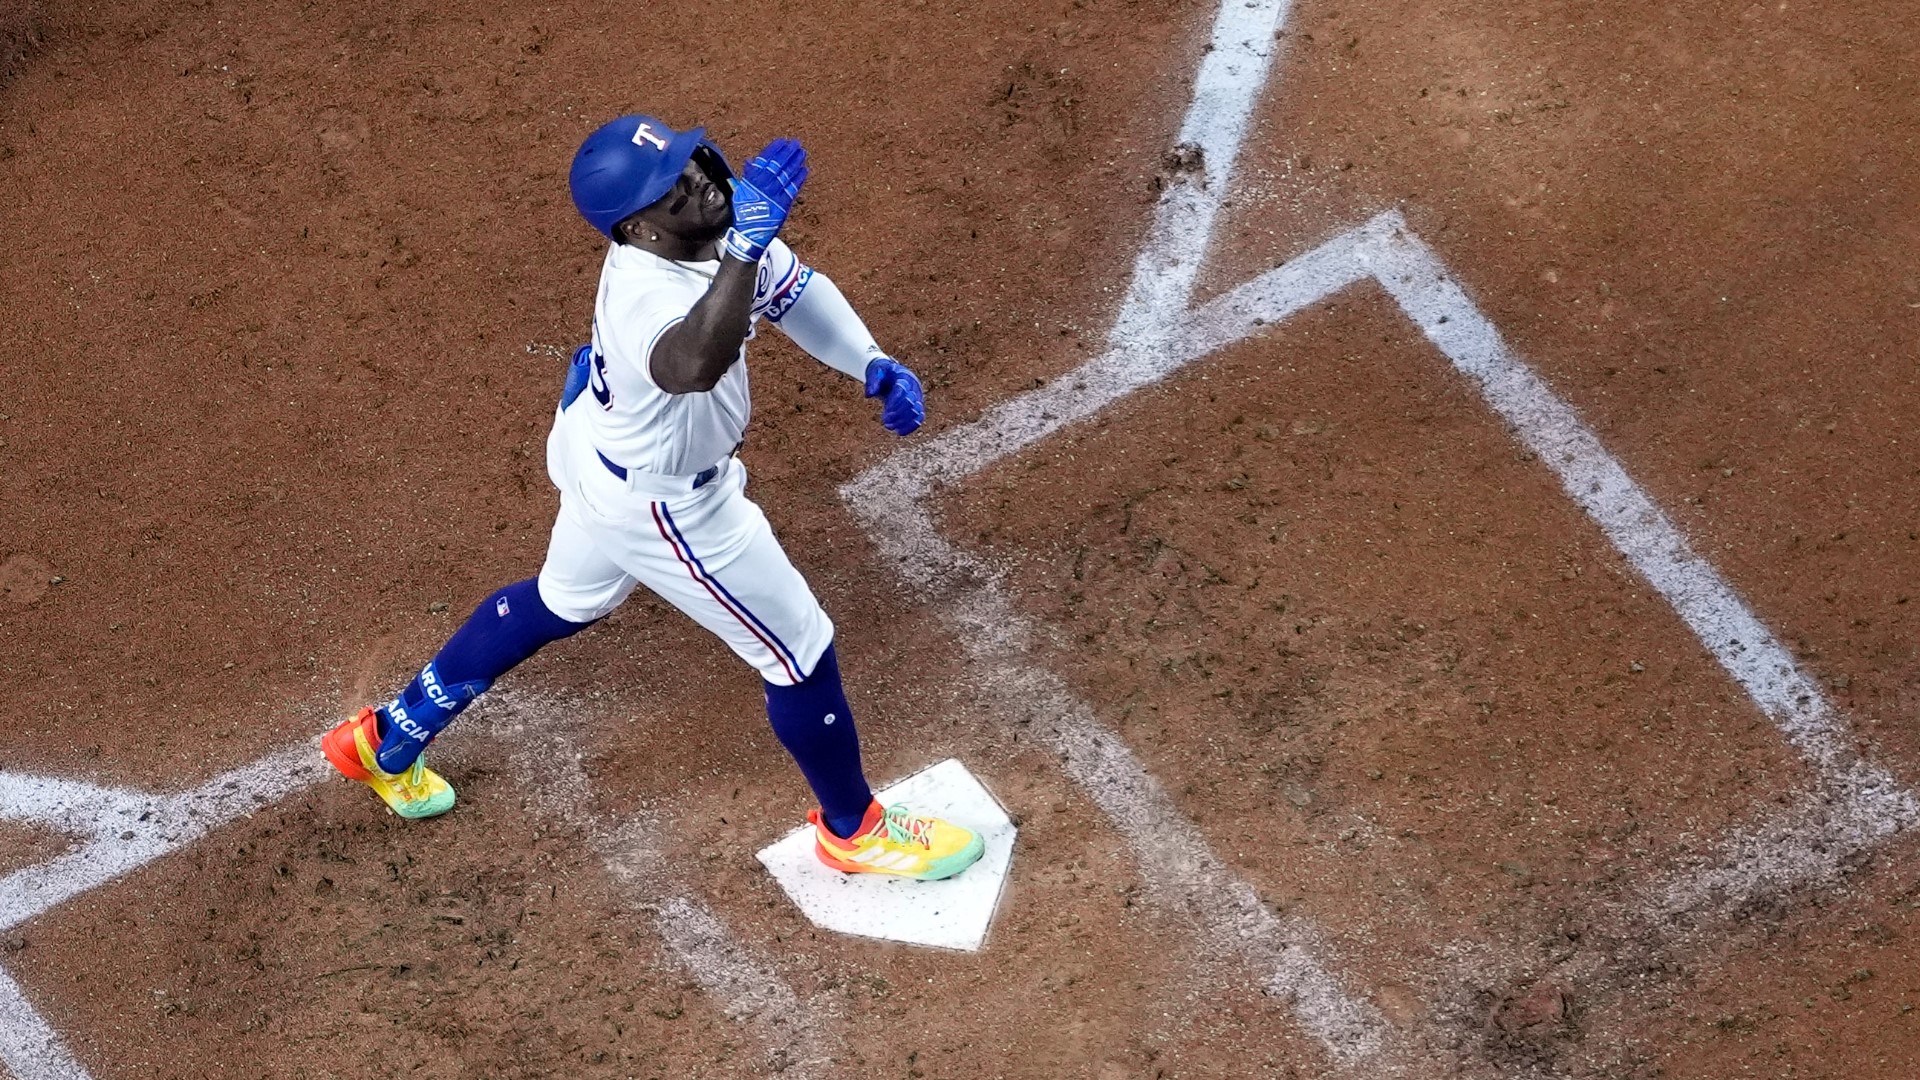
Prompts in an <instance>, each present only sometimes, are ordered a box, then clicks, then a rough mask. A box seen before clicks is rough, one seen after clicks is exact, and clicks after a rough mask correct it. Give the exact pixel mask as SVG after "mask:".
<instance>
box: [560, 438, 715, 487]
mask: <svg viewBox="0 0 1920 1080" xmlns="http://www.w3.org/2000/svg"><path fill="white" fill-rule="evenodd" d="M735 449H738V447H736V448H735ZM593 453H594V456H595V457H598V458H599V459H600V464H602V465H605V466H606V467H607V471H608V472H610V473H612V474H613V475H614V476H617V477H619V478H620V482H621V483H626V482H627V479H628V477H630V476H632V475H633V471H632V470H630V469H628V468H627V467H626V466H625V465H620V464H617V463H615V462H614V461H613V460H612V459H611V458H609V457H607V455H605V454H602V453H601V452H600V451H599V450H595V451H594V452H593ZM728 456H729V457H731V456H732V455H731V454H729V455H728ZM720 464H721V465H724V464H726V462H721V463H720ZM641 475H643V476H650V475H651V474H647V473H642V474H641ZM719 475H720V465H709V466H707V467H706V468H704V469H701V470H700V471H699V472H697V473H694V474H693V476H692V478H691V479H692V483H690V484H689V485H688V486H687V490H688V491H699V490H700V489H701V488H703V487H706V486H707V485H708V484H710V483H712V482H713V478H714V477H716V476H719ZM659 479H661V480H672V481H685V480H686V479H687V478H686V477H678V476H676V477H660V478H659Z"/></svg>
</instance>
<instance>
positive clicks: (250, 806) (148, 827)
mask: <svg viewBox="0 0 1920 1080" xmlns="http://www.w3.org/2000/svg"><path fill="white" fill-rule="evenodd" d="M324 772H325V766H324V765H323V764H322V763H321V760H320V755H319V754H318V753H317V752H316V751H315V748H314V747H313V745H312V744H306V743H303V744H300V745H297V746H290V747H287V748H285V749H282V750H279V751H276V752H274V753H272V754H269V755H267V756H266V757H263V758H260V759H259V760H257V761H254V762H253V763H251V764H249V765H245V766H242V767H240V768H238V769H234V770H233V771H231V772H226V773H222V774H221V775H219V776H216V777H214V778H213V779H211V780H208V781H207V782H206V783H204V784H201V785H200V786H199V787H196V788H193V789H191V790H189V791H185V792H180V793H176V794H170V795H169V794H155V793H153V792H147V791H138V790H134V789H130V788H113V787H104V786H101V785H97V784H89V783H85V782H83V781H78V780H66V779H58V778H54V777H46V776H32V775H27V774H22V773H0V820H5V821H19V822H26V823H28V824H34V825H44V826H47V827H50V828H53V829H57V830H59V831H61V832H63V833H66V834H67V835H69V836H72V837H77V838H79V839H80V842H79V843H77V844H76V845H75V846H73V847H72V848H71V849H69V850H68V851H66V852H65V853H64V854H61V855H59V856H57V857H55V858H53V859H49V860H47V861H46V862H42V863H37V864H35V865H33V866H29V867H26V868H24V869H21V870H16V871H14V872H13V873H11V874H8V875H6V876H5V877H0V932H4V931H7V930H11V929H13V928H15V927H17V926H20V925H22V924H23V923H26V922H28V921H29V920H31V919H34V918H37V917H38V916H40V915H42V914H44V913H45V912H47V911H49V910H51V909H53V908H55V907H58V906H59V905H61V904H63V903H65V902H66V901H68V900H71V899H73V898H74V897H76V896H78V895H80V894H81V893H83V892H86V891H88V890H89V889H94V888H97V887H99V886H101V885H104V884H106V883H107V882H110V881H112V880H114V879H115V878H119V877H122V876H124V875H126V874H129V873H132V872H133V871H134V870H137V869H139V868H140V867H142V866H145V865H146V864H148V863H150V862H152V861H154V860H155V859H158V858H160V857H161V856H163V855H166V854H167V853H169V852H172V851H174V850H177V849H179V848H181V847H184V846H186V845H187V844H190V843H192V842H193V841H195V840H198V839H199V838H200V837H202V836H205V835H206V834H207V833H209V832H211V831H213V830H214V829H217V828H219V827H220V826H222V825H225V824H227V823H228V822H231V821H234V820H236V819H238V818H242V817H245V816H247V815H248V814H251V813H253V812H254V811H256V810H258V809H260V808H261V807H264V806H267V805H269V804H271V803H273V802H275V801H277V800H279V799H282V798H284V797H286V795H287V794H288V793H289V792H292V791H297V790H300V789H303V788H305V787H307V786H309V785H311V784H313V783H314V782H315V781H317V780H319V779H320V777H321V776H322V775H323V774H324ZM0 1064H5V1065H6V1067H7V1069H8V1071H10V1072H11V1073H12V1074H13V1076H14V1078H15V1080H87V1072H86V1070H85V1069H84V1068H82V1067H81V1066H80V1064H79V1063H78V1062H77V1061H75V1060H74V1058H73V1055H72V1054H71V1053H70V1052H69V1051H68V1050H67V1048H66V1046H65V1044H63V1043H62V1042H61V1040H60V1038H59V1036H58V1035H56V1034H55V1033H54V1031H53V1029H52V1028H50V1027H49V1026H48V1025H47V1023H46V1021H45V1020H43V1019H41V1017H40V1014H39V1013H37V1012H35V1011H34V1008H33V1006H32V1004H31V1003H30V1002H29V1001H28V1000H27V997H26V994H25V992H24V991H23V990H22V989H21V988H20V984H19V983H17V982H15V981H14V980H13V978H12V976H10V975H9V974H8V973H7V972H6V971H5V970H4V969H0Z"/></svg>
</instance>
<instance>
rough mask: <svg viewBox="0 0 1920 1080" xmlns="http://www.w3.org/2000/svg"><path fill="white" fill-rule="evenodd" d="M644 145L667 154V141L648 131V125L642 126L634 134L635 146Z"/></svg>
mask: <svg viewBox="0 0 1920 1080" xmlns="http://www.w3.org/2000/svg"><path fill="white" fill-rule="evenodd" d="M642 144H651V145H652V146H653V148H654V149H655V150H658V151H660V152H661V153H663V154H664V153H666V152H667V140H665V139H663V138H661V137H660V136H658V135H655V134H654V133H653V132H651V131H649V130H647V125H645V124H641V125H640V126H639V127H638V128H636V129H634V132H633V145H635V146H640V145H642Z"/></svg>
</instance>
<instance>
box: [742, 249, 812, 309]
mask: <svg viewBox="0 0 1920 1080" xmlns="http://www.w3.org/2000/svg"><path fill="white" fill-rule="evenodd" d="M812 278H813V268H812V267H810V266H808V265H807V264H806V263H803V262H801V261H800V257H799V256H798V255H795V254H794V253H793V249H792V248H790V247H788V246H787V243H786V241H784V240H782V239H780V238H779V237H777V236H776V237H774V238H773V242H772V243H770V244H768V245H767V253H766V254H765V255H762V256H761V257H760V275H759V277H757V278H756V279H755V280H754V285H753V317H754V318H755V319H760V318H765V319H767V320H768V321H770V322H774V323H778V322H779V321H780V320H781V319H782V318H784V317H785V316H786V314H787V312H789V311H792V310H793V305H794V303H795V302H796V301H798V300H799V299H800V294H801V293H802V292H804V291H806V288H807V282H808V281H809V280H811V279H812Z"/></svg>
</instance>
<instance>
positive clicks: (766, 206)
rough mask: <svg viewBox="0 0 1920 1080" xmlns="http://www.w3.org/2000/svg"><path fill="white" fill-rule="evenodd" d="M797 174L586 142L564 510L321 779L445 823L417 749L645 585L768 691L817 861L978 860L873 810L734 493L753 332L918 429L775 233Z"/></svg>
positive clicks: (842, 715)
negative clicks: (796, 774) (583, 300)
mask: <svg viewBox="0 0 1920 1080" xmlns="http://www.w3.org/2000/svg"><path fill="white" fill-rule="evenodd" d="M806 178H807V155H806V152H805V151H804V150H802V149H801V147H800V144H799V143H797V142H793V141H791V140H786V139H782V140H777V141H775V142H773V143H772V144H770V145H769V146H768V147H767V148H766V149H765V150H764V151H762V152H761V153H760V154H759V155H758V156H756V157H754V158H753V159H752V160H750V161H748V162H747V163H746V165H745V166H744V167H743V168H742V169H741V173H740V175H739V176H738V177H736V176H735V175H734V173H733V171H732V169H731V168H730V167H729V166H728V164H727V161H726V159H725V158H724V157H723V156H722V155H721V153H720V150H719V148H718V147H716V146H714V144H713V143H711V142H709V141H707V139H706V138H705V132H704V129H699V128H696V129H693V130H690V131H676V130H674V129H673V128H671V127H668V126H667V125H666V124H664V123H662V122H660V121H659V120H655V119H653V118H651V117H646V116H625V117H621V118H620V119H618V120H614V121H612V122H611V123H608V124H606V125H604V126H603V127H601V128H600V129H598V130H597V131H595V132H593V134H591V135H589V136H587V138H586V140H585V141H584V142H583V143H582V144H581V146H580V149H579V151H578V152H577V153H576V154H575V155H574V159H573V167H572V171H571V173H570V174H569V177H568V181H569V186H570V187H571V189H572V193H573V201H574V205H575V207H576V208H578V209H579V211H580V214H581V216H582V217H584V218H586V220H587V222H588V223H589V224H591V225H592V226H593V227H594V228H596V229H598V230H599V231H600V232H601V234H602V235H604V236H606V237H607V239H608V240H610V241H612V244H611V246H610V247H609V248H608V249H607V255H606V261H605V263H604V264H603V266H602V267H601V272H600V286H599V294H598V296H597V298H596V299H595V302H594V313H593V340H592V342H591V343H590V344H588V345H583V346H581V347H580V349H579V350H578V351H577V352H576V353H575V354H574V358H573V363H572V365H571V366H570V368H569V372H568V378H567V383H566V388H565V390H564V392H563V394H562V397H561V403H560V408H559V411H558V413H557V414H556V416H555V418H554V424H553V430H552V432H551V433H550V434H549V435H548V437H547V473H548V476H549V477H551V478H552V480H553V483H554V486H556V487H558V488H559V489H560V511H559V514H558V516H557V517H556V518H555V520H554V523H553V534H552V537H551V539H550V540H549V541H548V544H547V557H546V562H545V563H544V564H543V565H542V566H541V568H540V573H539V575H538V576H537V577H534V578H530V579H528V580H525V581H521V582H518V583H516V584H513V585H509V586H507V587H505V588H503V589H501V590H499V591H498V592H496V593H494V594H493V595H491V596H489V597H487V598H486V599H485V600H483V601H481V603H480V605H479V607H477V608H476V609H475V610H474V612H473V614H472V615H471V616H470V617H469V618H468V619H467V621H466V622H465V623H464V624H463V625H462V626H461V627H460V628H459V629H458V630H457V631H455V632H454V634H453V636H452V637H451V638H450V639H448V641H447V643H446V644H445V645H444V646H443V647H442V648H441V649H440V651H439V653H437V654H436V655H435V656H434V658H433V660H432V661H431V662H429V663H428V664H427V665H426V666H425V667H423V668H421V669H420V672H419V674H418V675H416V676H415V677H414V678H413V680H412V681H411V682H409V683H408V684H407V686H406V687H405V688H404V689H402V690H401V691H400V693H399V694H398V695H396V696H395V697H394V698H393V699H392V700H391V701H389V702H387V703H386V704H384V705H380V706H378V707H368V708H363V709H361V710H360V712H359V714H358V715H356V716H355V717H354V718H353V719H351V720H347V721H345V722H343V723H341V724H340V725H339V726H337V727H335V728H334V729H333V730H331V731H330V732H328V733H327V735H326V737H325V738H324V739H322V741H321V745H322V748H323V750H324V752H325V754H326V757H327V760H328V761H330V762H332V763H333V765H334V767H335V768H337V769H339V771H340V772H341V773H343V774H345V775H346V776H348V777H350V778H351V779H354V780H358V781H360V782H362V783H364V784H366V785H367V786H368V787H371V788H372V789H373V790H374V791H375V792H376V793H377V794H378V795H379V796H380V798H381V799H383V800H384V801H385V802H386V804H387V806H388V807H389V808H391V809H392V810H393V812H394V813H396V814H399V815H400V816H402V817H406V818H425V817H432V816H434V815H437V814H443V813H446V812H447V811H448V810H450V809H452V808H453V802H454V794H453V788H452V787H451V786H449V785H448V784H447V782H446V781H445V780H444V779H442V778H441V777H440V776H439V775H438V774H436V773H435V772H434V771H433V770H431V769H429V768H427V767H426V761H425V757H424V754H423V751H425V749H426V747H427V744H428V743H430V742H432V741H433V738H434V736H436V735H438V734H439V733H440V732H441V731H442V730H444V729H445V728H446V726H447V724H448V723H449V722H450V721H451V720H452V719H453V718H454V717H455V716H456V715H458V714H459V713H460V711H461V710H462V709H464V708H465V707H466V706H467V705H468V704H470V703H471V702H472V701H473V700H474V699H475V698H477V697H478V696H480V694H482V693H484V692H485V691H486V689H487V688H488V687H489V686H491V685H492V684H493V682H494V680H496V679H498V678H499V677H500V676H501V675H503V674H505V673H506V672H507V671H508V670H510V669H511V668H513V666H514V665H516V664H518V663H520V662H521V661H522V660H525V659H526V658H527V657H529V656H531V655H533V654H534V653H535V652H536V651H538V650H539V649H540V648H541V647H542V646H544V645H546V644H548V643H549V642H553V641H557V640H559V639H561V638H564V637H567V636H569V635H572V634H576V633H578V632H580V631H581V630H583V629H585V628H586V627H587V626H589V625H591V624H592V623H593V622H594V621H596V620H598V619H600V618H601V617H603V616H605V615H606V614H607V613H608V612H611V611H612V610H613V609H614V608H616V607H618V606H619V605H620V603H621V601H623V600H625V599H626V598H627V596H628V594H629V593H631V592H632V591H633V589H634V586H636V585H645V586H646V587H647V588H649V589H651V590H653V591H654V592H655V593H657V594H658V595H660V596H661V597H662V598H664V599H666V600H668V601H669V602H671V603H672V604H673V605H674V606H675V607H677V608H679V609H680V610H681V611H683V612H685V613H686V614H687V615H689V616H691V617H692V618H693V620H694V621H695V622H697V623H699V624H700V625H701V626H704V627H706V628H707V629H708V630H710V631H712V632H713V633H714V634H716V635H718V636H719V637H720V639H721V640H722V641H724V642H726V643H727V645H728V646H729V647H730V648H732V649H733V651H734V653H735V654H736V655H738V656H739V657H740V658H741V659H743V660H745V661H746V662H747V663H748V664H750V665H752V666H753V668H754V669H755V670H756V671H758V672H759V673H760V677H761V678H762V679H763V680H764V682H765V684H766V705H767V716H768V718H769V719H770V720H771V721H772V723H773V730H774V733H775V734H776V735H777V736H778V737H779V739H780V741H781V743H782V744H783V745H784V746H785V747H786V748H787V750H788V752H789V753H791V754H792V755H793V758H794V760H795V761H796V762H797V763H798V764H799V766H800V770H801V772H802V773H803V774H805V776H806V778H807V782H808V784H809V785H810V786H811V787H812V788H813V792H814V796H815V798H816V799H818V801H819V806H818V808H816V809H814V810H813V811H812V812H810V813H809V814H808V816H807V817H808V820H809V821H810V822H812V824H813V828H814V835H815V840H816V843H815V850H816V851H817V852H818V854H819V856H820V859H821V860H822V861H823V862H825V863H826V864H827V865H828V866H831V867H834V868H836V869H839V870H843V871H847V872H864V873H881V874H894V875H899V876H903V877H910V878H920V879H936V878H944V877H949V876H952V875H953V874H957V873H959V872H960V871H962V870H964V869H966V868H967V867H968V866H970V865H972V864H973V863H974V862H975V861H976V860H978V859H979V857H980V853H981V850H982V845H981V841H980V838H979V836H977V835H976V834H975V833H973V832H972V831H971V830H969V829H966V828H963V827H961V826H959V825H955V824H952V823H949V822H946V821H942V820H940V819H938V818H933V817H927V816H923V815H918V814H914V813H913V812H911V811H910V810H908V809H907V808H905V807H900V806H893V807H883V806H881V805H880V803H879V802H878V801H876V800H875V799H874V797H873V792H872V790H871V789H870V788H869V787H868V785H867V780H866V777H865V775H864V774H863V773H862V771H861V768H860V745H859V739H858V737H857V735H856V734H855V730H854V724H853V713H852V710H851V709H850V708H849V707H848V705H847V697H846V693H845V692H844V691H843V690H842V688H841V684H840V667H839V662H838V659H837V658H836V657H835V655H834V648H833V623H832V621H831V620H829V619H828V618H827V614H826V612H825V611H823V610H821V608H820V602H819V601H818V600H817V599H815V598H814V595H813V590H812V589H810V588H809V587H808V586H807V582H806V580H805V579H804V578H803V577H801V575H800V572H799V571H798V570H796V569H794V566H793V564H792V563H791V562H789V561H788V559H787V554H786V552H785V551H783V550H782V549H781V547H780V542H779V541H778V540H777V539H775V538H774V535H773V530H772V529H771V527H769V525H768V524H767V519H766V516H765V515H764V514H762V513H761V511H760V508H759V507H758V506H757V505H755V504H754V502H753V501H752V500H751V499H749V498H748V497H747V496H746V494H745V487H746V482H747V470H746V466H745V465H743V464H742V463H741V462H740V460H739V458H738V457H736V456H735V455H736V453H737V452H738V451H739V449H740V445H741V440H742V438H743V437H744V436H745V434H746V430H747V420H748V417H749V415H750V413H751V409H750V403H749V399H748V393H747V365H746V343H747V342H748V341H749V340H751V339H752V338H753V336H754V332H755V329H756V327H757V326H758V325H759V323H760V322H761V321H762V320H765V321H766V322H769V323H772V324H774V325H775V326H778V327H779V328H780V329H781V330H783V331H784V332H785V333H786V334H787V335H788V336H789V337H790V338H792V339H793V341H794V342H796V343H797V344H799V346H800V347H801V348H802V349H804V350H806V351H807V352H808V353H809V354H811V355H812V356H813V357H815V358H816V359H818V360H819V361H820V362H821V363H823V364H826V365H827V366H828V367H831V368H834V369H835V370H838V371H841V372H844V373H846V374H848V375H850V376H853V377H854V378H856V379H859V380H862V381H863V382H864V384H865V389H866V394H867V396H868V397H872V398H878V399H880V402H881V411H880V420H881V423H882V424H884V425H885V426H886V428H887V429H888V430H889V431H892V432H894V433H895V434H898V435H907V434H909V433H911V432H912V431H913V430H914V429H916V428H918V427H919V426H920V424H921V422H922V421H923V420H924V419H925V417H926V413H925V408H924V406H923V403H922V397H921V388H920V382H919V380H918V379H917V378H915V376H914V374H913V372H911V371H909V370H908V369H907V368H906V367H905V366H904V365H902V364H901V363H900V362H899V361H897V360H894V359H893V358H892V357H890V356H888V355H887V354H886V353H885V352H884V351H883V350H882V349H881V348H880V346H879V345H877V344H875V342H874V339H873V335H872V334H871V333H870V332H868V330H867V328H866V326H865V324H864V323H862V322H861V320H860V317H859V316H858V315H857V314H855V313H854V310H853V308H852V306H851V305H850V304H848V302H847V300H846V298H845V297H844V296H843V295H842V294H841V292H840V290H839V289H838V288H837V287H836V286H835V285H834V283H833V282H832V281H831V280H830V279H828V278H827V276H826V275H824V274H821V273H819V272H817V271H815V270H814V269H813V268H811V267H809V266H807V265H806V264H804V263H802V262H801V261H800V260H799V259H798V258H797V257H796V256H795V255H794V253H793V251H792V250H791V249H790V248H788V247H787V245H786V244H785V243H783V242H782V241H781V240H779V239H778V238H777V235H778V233H779V232H780V227H781V226H782V225H783V224H784V223H785V222H786V220H787V215H788V213H789V212H790V211H791V210H792V208H793V204H794V200H795V198H796V197H797V196H798V195H799V194H800V188H801V185H802V184H804V183H805V182H806Z"/></svg>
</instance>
